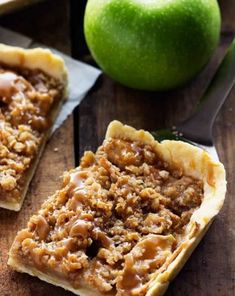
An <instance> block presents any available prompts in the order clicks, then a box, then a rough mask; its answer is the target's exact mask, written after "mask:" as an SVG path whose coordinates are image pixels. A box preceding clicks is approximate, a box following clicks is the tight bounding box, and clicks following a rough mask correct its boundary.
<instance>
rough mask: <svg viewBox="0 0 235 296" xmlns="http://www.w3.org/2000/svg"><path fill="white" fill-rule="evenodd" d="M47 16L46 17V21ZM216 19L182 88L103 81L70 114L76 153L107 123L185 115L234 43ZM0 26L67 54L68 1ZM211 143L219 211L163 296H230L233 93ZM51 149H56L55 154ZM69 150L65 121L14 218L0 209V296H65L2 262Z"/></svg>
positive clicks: (68, 159) (234, 276) (69, 159)
mask: <svg viewBox="0 0 235 296" xmlns="http://www.w3.org/2000/svg"><path fill="white" fill-rule="evenodd" d="M227 5H228V4H227ZM226 7H227V6H226ZM226 9H227V8H226ZM48 11H53V18H52V17H51V15H50V14H48ZM224 13H225V14H223V18H224V19H225V20H226V26H227V24H231V26H230V25H228V27H229V30H228V31H227V30H224V31H223V34H222V37H221V43H220V46H219V48H218V50H217V52H216V54H215V55H214V57H213V59H212V61H211V63H210V64H209V65H208V66H207V67H206V69H205V70H204V71H203V73H202V74H201V75H199V77H198V78H197V79H195V80H194V81H193V82H192V83H191V84H190V85H188V86H187V87H185V88H184V89H180V90H177V91H174V92H170V93H164V94H160V93H148V92H141V91H135V90H131V89H127V88H125V87H123V86H121V85H119V84H117V83H115V82H113V81H112V80H111V79H109V78H108V77H107V76H105V75H103V76H102V77H101V78H100V79H99V81H98V83H97V84H96V87H95V88H94V89H93V90H92V91H91V92H90V94H89V95H88V96H87V98H86V99H85V100H84V101H83V102H82V104H81V105H80V106H79V108H78V109H77V111H76V116H75V118H74V126H75V133H76V137H75V138H76V139H77V141H76V145H75V149H76V151H77V152H78V153H80V154H82V153H83V152H84V150H86V149H92V150H95V149H96V148H97V146H98V145H99V144H100V143H101V142H102V139H103V137H104V133H105V130H106V127H107V124H108V123H109V122H110V121H111V120H113V119H119V120H121V121H123V122H124V123H128V124H131V125H133V126H134V127H136V128H145V129H147V130H154V129H157V128H160V127H164V126H171V125H172V124H176V123H178V122H180V121H181V120H183V119H185V118H186V117H188V116H190V114H191V113H192V111H193V109H194V107H195V104H196V102H197V100H198V98H199V97H200V95H201V94H202V93H203V91H204V90H205V88H206V86H207V84H208V83H209V81H210V79H211V77H212V76H213V73H214V72H215V70H216V68H217V66H218V64H219V62H220V61H221V59H222V57H223V55H224V53H225V50H226V48H227V46H228V45H229V43H230V42H231V39H232V37H233V36H234V32H233V30H231V28H232V27H233V18H231V19H229V17H228V18H226V12H224ZM229 15H231V14H230V13H229ZM42 16H43V17H42ZM58 24H59V25H58ZM0 25H6V26H7V27H9V28H11V29H14V30H17V31H20V32H23V33H25V34H27V35H29V36H30V37H33V38H34V39H35V40H37V41H39V42H43V43H45V44H47V45H49V46H54V47H56V48H58V49H59V50H62V51H64V52H66V53H69V51H70V42H69V22H68V1H65V0H57V1H47V2H45V3H40V4H37V5H36V6H34V7H31V8H28V9H27V10H25V11H22V12H19V13H17V14H15V15H11V16H7V17H4V18H2V19H0ZM78 87H79V82H78ZM214 137H215V142H216V146H217V148H218V152H219V155H220V158H221V161H222V162H223V163H224V165H225V167H226V170H227V178H228V193H227V197H226V201H225V205H224V207H223V209H222V211H221V213H220V214H219V215H218V217H217V218H216V219H215V221H214V223H213V224H212V226H211V228H210V229H209V231H208V233H207V235H206V236H205V238H204V239H203V240H202V242H201V243H200V245H199V246H198V248H197V249H196V251H195V252H194V253H193V255H192V256H191V258H190V259H189V261H188V262H187V263H186V265H185V267H184V268H183V270H182V272H181V273H180V274H179V275H178V276H177V278H176V279H175V280H174V281H173V282H172V284H171V285H170V288H169V289H168V291H167V293H166V296H189V295H190V296H235V215H234V212H235V202H234V201H233V199H234V195H235V182H234V179H235V156H234V155H235V88H234V89H233V91H232V92H231V94H230V96H229V98H228V100H227V101H226V103H225V105H224V106H223V108H222V111H221V112H220V114H219V116H218V118H217V120H216V124H215V128H214ZM55 148H58V151H57V152H56V151H55ZM73 149H74V146H73V118H72V117H70V118H69V119H68V120H67V121H66V122H65V123H64V124H63V126H62V127H61V128H60V129H59V130H58V131H57V132H56V133H55V134H54V136H53V137H52V138H51V140H50V141H49V143H48V145H47V147H46V150H45V152H44V154H43V157H42V159H41V162H40V165H39V168H38V170H37V172H36V175H35V177H34V179H33V182H32V184H31V186H30V190H29V193H28V195H27V198H26V200H25V203H24V205H23V208H22V210H21V212H20V213H12V212H10V211H7V210H0V295H1V296H44V295H51V296H68V295H72V294H71V293H68V292H66V291H64V290H63V289H61V288H56V287H54V286H52V285H49V284H46V283H44V282H42V281H40V280H38V279H36V278H32V277H30V276H28V275H25V274H18V273H17V272H14V271H12V270H11V269H10V268H8V267H7V266H6V261H7V252H8V250H9V247H10V245H11V243H12V241H13V239H14V236H15V234H16V232H17V230H18V229H21V228H22V227H24V226H25V225H26V222H27V220H28V217H29V216H30V215H31V214H32V213H34V212H35V211H36V210H37V209H38V208H39V207H40V205H41V203H42V201H43V200H44V199H45V198H46V197H47V196H48V195H49V194H51V193H53V191H54V190H55V189H56V188H57V187H58V184H59V182H60V178H59V176H60V175H61V174H62V172H63V171H64V170H66V169H69V168H71V167H73V165H74V153H73ZM56 150H57V149H56Z"/></svg>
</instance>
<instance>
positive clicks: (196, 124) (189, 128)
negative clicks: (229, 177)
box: [176, 39, 235, 146]
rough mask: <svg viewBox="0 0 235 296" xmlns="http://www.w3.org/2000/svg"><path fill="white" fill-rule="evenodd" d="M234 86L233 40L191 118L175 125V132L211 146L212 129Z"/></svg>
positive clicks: (234, 41) (234, 54) (234, 61)
mask: <svg viewBox="0 0 235 296" xmlns="http://www.w3.org/2000/svg"><path fill="white" fill-rule="evenodd" d="M234 84H235V39H234V40H233V41H232V43H231V45H230V46H229V48H228V51H227V53H226V55H225V57H224V59H223V61H222V63H221V65H220V66H219V69H218V71H217V72H216V74H215V75H214V77H213V79H212V81H211V83H210V85H209V86H208V88H207V90H206V92H205V94H204V95H203V96H202V98H201V100H200V102H199V104H198V106H197V109H196V112H195V113H194V114H193V116H192V117H190V118H189V119H187V120H186V121H184V122H183V123H182V124H179V125H177V127H176V130H177V131H178V132H180V133H182V134H183V135H184V137H186V138H187V139H190V140H191V141H194V142H197V143H200V144H202V145H209V146H212V145H213V138H212V127H213V124H214V121H215V118H216V116H217V114H218V112H219V110H220V109H221V107H222V105H223V103H224V102H225V100H226V98H227V97H228V95H229V93H230V91H231V90H232V88H233V86H234Z"/></svg>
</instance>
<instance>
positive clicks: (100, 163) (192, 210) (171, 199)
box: [8, 121, 226, 296]
mask: <svg viewBox="0 0 235 296" xmlns="http://www.w3.org/2000/svg"><path fill="white" fill-rule="evenodd" d="M225 191H226V181H225V171H224V168H223V165H222V164H221V163H219V162H215V161H214V160H213V159H212V158H211V157H210V156H209V155H208V154H207V153H206V152H205V151H203V150H201V149H199V148H197V147H194V146H192V145H190V144H187V143H184V142H180V141H163V142H162V143H158V142H156V141H155V140H154V138H153V137H152V136H151V135H150V134H149V133H148V132H145V131H143V130H139V131H137V130H135V129H133V128H131V127H129V126H125V125H122V124H121V123H120V122H117V121H114V122H112V123H111V124H110V125H109V128H108V131H107V134H106V139H105V140H104V142H103V144H102V146H100V147H99V148H98V150H97V152H96V153H95V154H94V153H92V152H90V151H89V152H85V154H84V156H83V157H82V159H81V163H80V166H79V167H78V168H76V169H73V170H71V171H69V172H67V173H65V174H64V179H63V185H62V187H61V189H60V190H58V191H57V192H56V193H55V194H54V195H53V196H51V197H50V198H49V199H48V200H47V201H46V202H45V203H44V204H43V205H42V207H41V209H40V210H39V212H38V213H37V214H36V215H34V216H32V217H31V219H30V221H29V223H28V226H27V228H26V229H24V230H22V231H20V232H19V233H18V234H17V236H16V238H15V241H14V243H13V245H12V248H11V250H10V256H9V261H8V263H9V265H10V266H12V267H13V268H14V269H15V270H17V271H20V272H26V273H29V274H31V275H34V276H37V277H39V278H40V279H42V280H44V281H47V282H49V283H52V284H54V285H58V286H61V287H63V288H65V289H67V290H70V291H72V292H74V293H75V294H78V295H81V296H83V295H84V296H88V295H94V296H95V295H96V296H97V295H116V296H129V295H130V296H131V295H132V296H134V295H136V296H137V295H138V296H141V295H147V296H149V295H155V296H159V295H162V294H163V293H164V292H165V290H166V289H167V287H168V284H169V282H170V280H172V278H173V277H174V276H175V275H176V274H177V273H178V272H179V270H180V269H181V267H182V266H183V264H184V263H185V262H186V260H187V258H188V257H189V256H190V254H191V253H192V251H193V249H194V248H195V247H196V245H197V244H198V242H199V241H200V239H201V238H202V236H203V235H204V233H205V232H206V230H207V229H208V226H209V225H210V223H211V221H212V219H213V218H214V216H215V215H216V214H217V213H218V212H219V210H220V208H221V206H222V204H223V201H224V197H225Z"/></svg>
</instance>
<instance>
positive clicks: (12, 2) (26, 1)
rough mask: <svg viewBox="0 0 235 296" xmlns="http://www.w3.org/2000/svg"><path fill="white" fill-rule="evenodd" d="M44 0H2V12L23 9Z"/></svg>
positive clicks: (0, 4) (0, 9)
mask: <svg viewBox="0 0 235 296" xmlns="http://www.w3.org/2000/svg"><path fill="white" fill-rule="evenodd" d="M38 1H42V0H0V14H5V13H10V12H12V11H14V10H17V9H23V8H24V7H26V6H28V5H32V4H34V3H36V2H38Z"/></svg>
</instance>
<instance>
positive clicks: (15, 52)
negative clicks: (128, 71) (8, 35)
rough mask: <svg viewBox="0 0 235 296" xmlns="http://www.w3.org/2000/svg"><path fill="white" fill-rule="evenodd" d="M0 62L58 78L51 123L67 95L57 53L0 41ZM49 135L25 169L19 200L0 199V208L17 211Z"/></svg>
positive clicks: (66, 81)
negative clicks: (60, 86) (59, 86)
mask: <svg viewBox="0 0 235 296" xmlns="http://www.w3.org/2000/svg"><path fill="white" fill-rule="evenodd" d="M0 64H3V65H5V66H10V67H17V68H19V69H21V68H26V69H29V70H36V69H39V70H41V71H43V72H44V73H46V74H48V75H49V76H51V77H54V78H56V79H58V80H59V81H60V82H61V83H62V84H63V85H64V92H63V94H62V98H61V99H60V100H58V103H57V104H55V105H54V107H53V109H52V111H51V114H50V119H51V122H52V123H53V122H54V121H55V119H56V117H57V115H58V113H59V111H60V109H61V107H62V105H63V103H64V101H65V100H66V99H67V96H68V72H67V69H66V67H65V64H64V61H63V59H62V58H61V57H59V56H58V55H56V54H53V53H52V52H51V51H50V50H49V49H44V48H33V49H24V48H21V47H15V46H9V45H5V44H1V43H0ZM49 135H50V129H49V130H47V131H46V133H45V136H44V138H43V140H42V142H41V145H40V147H39V150H38V152H37V155H36V157H35V159H34V160H33V162H32V163H31V165H30V167H29V169H28V171H27V177H26V183H25V187H24V190H23V192H22V196H21V199H20V201H19V202H8V201H0V208H5V209H9V210H13V211H19V210H20V209H21V206H22V204H23V201H24V199H25V196H26V193H27V191H28V187H29V184H30V182H31V180H32V178H33V176H34V173H35V170H36V168H37V165H38V162H39V160H40V157H41V155H42V152H43V150H44V147H45V144H46V142H47V139H48V136H49Z"/></svg>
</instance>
